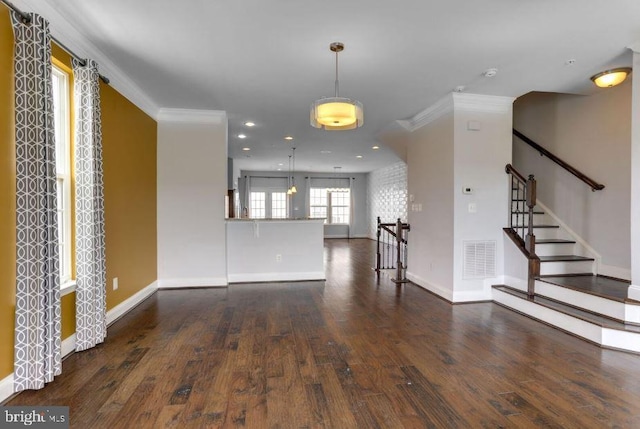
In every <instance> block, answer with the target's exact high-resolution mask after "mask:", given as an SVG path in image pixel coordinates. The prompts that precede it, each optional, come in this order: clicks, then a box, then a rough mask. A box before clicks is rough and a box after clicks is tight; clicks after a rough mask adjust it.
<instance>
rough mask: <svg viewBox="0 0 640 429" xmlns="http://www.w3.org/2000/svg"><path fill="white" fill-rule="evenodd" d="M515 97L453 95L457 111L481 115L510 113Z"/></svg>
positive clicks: (458, 93)
mask: <svg viewBox="0 0 640 429" xmlns="http://www.w3.org/2000/svg"><path fill="white" fill-rule="evenodd" d="M514 100H515V97H502V96H498V95H481V94H463V93H460V92H454V93H453V103H454V109H455V110H461V111H465V112H480V113H509V112H510V111H511V109H512V106H513V101H514Z"/></svg>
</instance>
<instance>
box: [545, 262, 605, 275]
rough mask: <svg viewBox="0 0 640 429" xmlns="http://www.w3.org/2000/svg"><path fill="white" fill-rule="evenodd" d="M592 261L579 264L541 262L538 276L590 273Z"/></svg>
mask: <svg viewBox="0 0 640 429" xmlns="http://www.w3.org/2000/svg"><path fill="white" fill-rule="evenodd" d="M592 272H593V261H579V262H542V263H540V275H543V276H546V275H551V274H577V273H592Z"/></svg>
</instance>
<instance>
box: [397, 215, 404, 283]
mask: <svg viewBox="0 0 640 429" xmlns="http://www.w3.org/2000/svg"><path fill="white" fill-rule="evenodd" d="M396 241H397V242H398V246H397V255H396V256H397V259H396V271H397V273H396V281H397V282H401V281H402V280H403V276H402V269H403V266H402V249H401V246H402V221H401V220H400V218H398V221H397V222H396Z"/></svg>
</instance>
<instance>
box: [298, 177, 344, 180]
mask: <svg viewBox="0 0 640 429" xmlns="http://www.w3.org/2000/svg"><path fill="white" fill-rule="evenodd" d="M305 179H336V180H337V179H352V180H356V178H355V177H348V176H347V177H313V176H307V177H305Z"/></svg>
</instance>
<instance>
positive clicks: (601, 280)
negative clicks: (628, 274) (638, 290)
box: [539, 274, 631, 302]
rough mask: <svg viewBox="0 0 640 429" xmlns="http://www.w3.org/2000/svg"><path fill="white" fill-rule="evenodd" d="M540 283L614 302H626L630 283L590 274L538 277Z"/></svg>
mask: <svg viewBox="0 0 640 429" xmlns="http://www.w3.org/2000/svg"><path fill="white" fill-rule="evenodd" d="M539 279H540V280H541V281H544V282H547V283H552V284H554V285H558V286H563V287H566V288H569V289H574V290H577V291H579V292H584V293H588V294H591V295H596V296H600V297H602V298H607V299H613V300H616V301H622V302H624V301H626V300H627V299H628V298H627V290H628V288H629V285H630V284H631V282H630V281H627V280H621V279H615V278H612V277H605V276H594V275H592V274H576V275H564V276H555V275H549V276H540V277H539Z"/></svg>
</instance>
